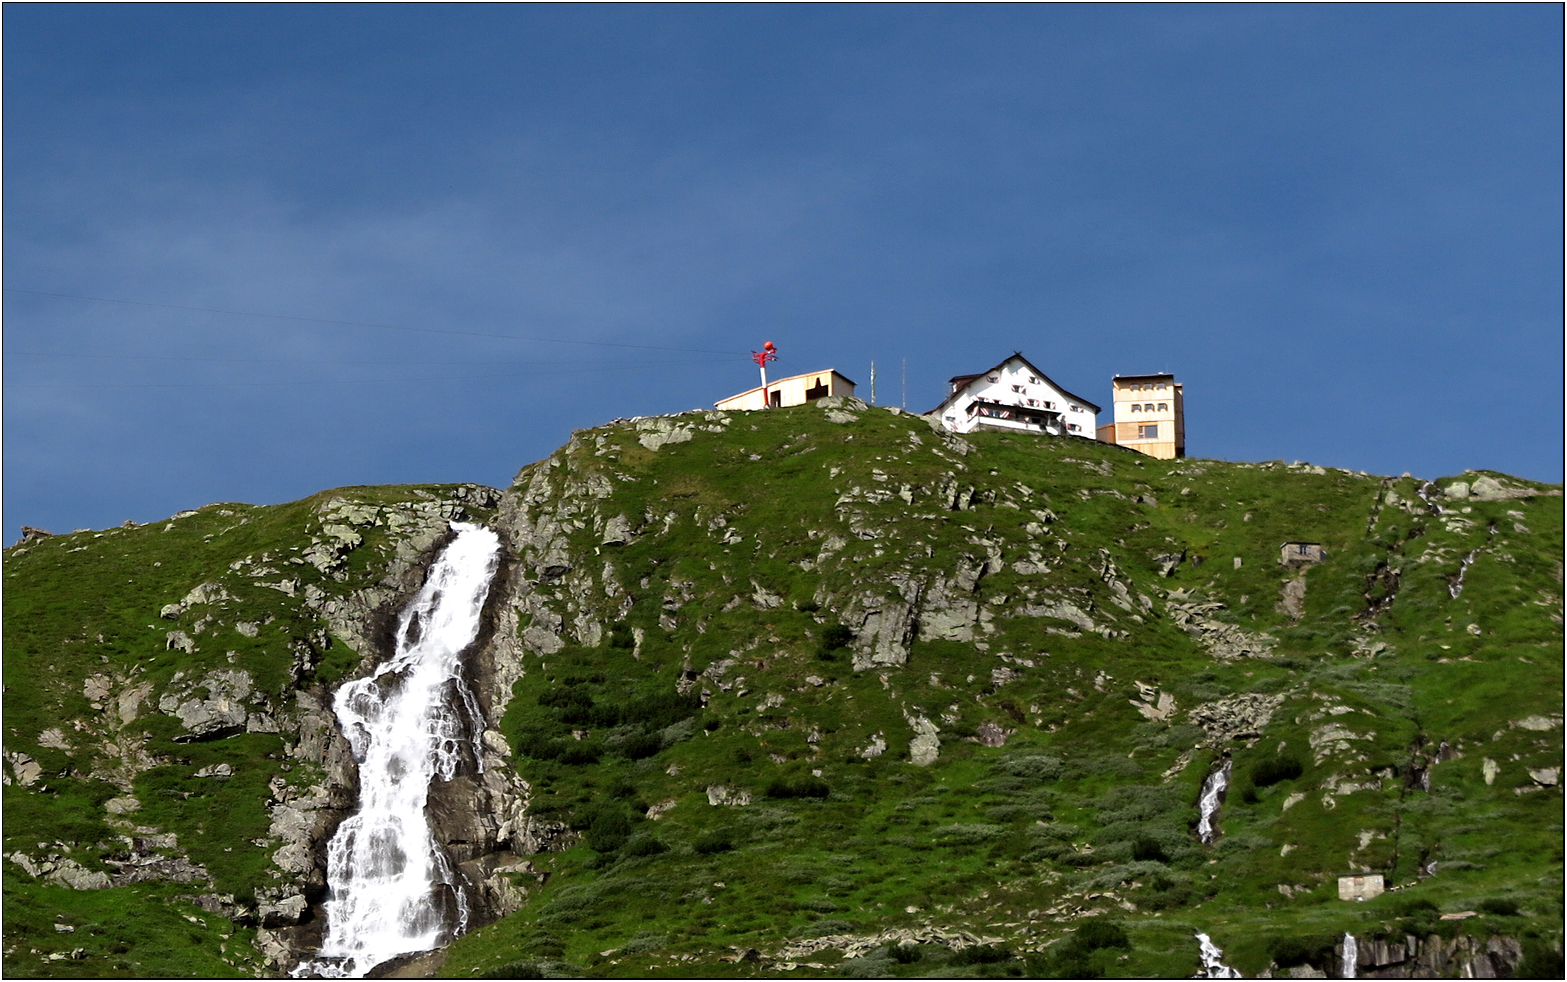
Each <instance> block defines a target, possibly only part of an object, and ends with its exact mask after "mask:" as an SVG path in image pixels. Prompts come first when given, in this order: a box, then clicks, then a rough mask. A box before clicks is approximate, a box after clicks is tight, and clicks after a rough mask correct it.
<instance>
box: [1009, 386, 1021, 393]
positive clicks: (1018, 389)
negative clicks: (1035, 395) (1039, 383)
mask: <svg viewBox="0 0 1567 982" xmlns="http://www.w3.org/2000/svg"><path fill="white" fill-rule="evenodd" d="M1012 391H1013V392H1022V391H1023V387H1022V386H1021V385H1014V386H1012Z"/></svg>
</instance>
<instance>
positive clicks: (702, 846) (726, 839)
mask: <svg viewBox="0 0 1567 982" xmlns="http://www.w3.org/2000/svg"><path fill="white" fill-rule="evenodd" d="M734 847H735V840H734V836H733V835H732V834H730V832H729V830H728V829H718V830H717V831H714V832H709V833H707V834H706V835H703V836H700V837H699V838H698V839H697V840H696V842H694V843H692V844H691V848H693V849H695V850H696V851H697V853H698V854H699V855H702V856H716V855H718V854H719V853H721V852H728V851H730V850H731V849H733V848H734Z"/></svg>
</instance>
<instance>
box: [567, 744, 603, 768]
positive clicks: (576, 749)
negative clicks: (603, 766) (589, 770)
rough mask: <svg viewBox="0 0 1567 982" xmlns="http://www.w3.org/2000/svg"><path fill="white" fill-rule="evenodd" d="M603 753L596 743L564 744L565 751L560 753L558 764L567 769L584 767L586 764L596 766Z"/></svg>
mask: <svg viewBox="0 0 1567 982" xmlns="http://www.w3.org/2000/svg"><path fill="white" fill-rule="evenodd" d="M563 742H564V741H563ZM603 753H604V750H603V748H602V747H600V746H599V745H598V744H597V743H590V742H589V741H587V740H579V741H576V742H573V743H568V744H566V746H565V749H564V750H562V751H561V754H560V762H561V763H562V764H565V765H567V766H568V767H584V766H586V765H588V764H597V763H598V762H599V757H601V756H603Z"/></svg>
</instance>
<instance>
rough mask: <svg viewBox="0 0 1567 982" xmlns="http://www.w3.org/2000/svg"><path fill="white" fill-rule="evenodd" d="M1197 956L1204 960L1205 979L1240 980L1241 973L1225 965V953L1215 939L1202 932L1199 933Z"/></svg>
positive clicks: (1202, 976) (1203, 973) (1203, 972)
mask: <svg viewBox="0 0 1567 982" xmlns="http://www.w3.org/2000/svg"><path fill="white" fill-rule="evenodd" d="M1197 956H1198V957H1199V958H1201V959H1202V975H1200V976H1198V977H1199V978H1204V979H1238V978H1240V977H1241V973H1240V972H1237V971H1236V970H1235V969H1233V968H1231V967H1230V966H1228V965H1226V964H1224V951H1223V950H1222V949H1221V948H1220V947H1219V946H1218V945H1216V944H1214V943H1213V939H1212V938H1210V937H1208V936H1207V935H1206V934H1203V933H1202V932H1200V931H1199V932H1198V933H1197Z"/></svg>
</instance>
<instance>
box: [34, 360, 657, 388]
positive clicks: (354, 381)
mask: <svg viewBox="0 0 1567 982" xmlns="http://www.w3.org/2000/svg"><path fill="white" fill-rule="evenodd" d="M639 367H641V366H639V365H623V366H619V367H614V366H612V367H610V368H609V369H607V370H608V371H625V370H627V369H630V368H639ZM604 370H606V369H604V368H602V367H601V366H598V365H595V366H594V367H592V368H577V369H565V370H561V369H551V370H549V371H541V372H508V373H506V374H502V375H442V376H432V377H425V378H342V379H298V380H293V381H283V382H153V383H143V382H125V383H120V382H101V383H100V382H58V383H55V382H44V383H37V384H32V383H15V384H8V385H7V386H6V388H8V389H206V388H223V387H236V386H243V387H254V386H268V385H364V384H370V383H385V382H398V383H401V382H462V381H468V380H471V379H491V378H527V377H533V376H537V375H588V374H597V373H599V372H600V371H604Z"/></svg>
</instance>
